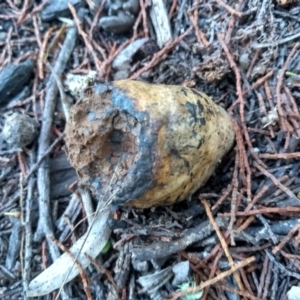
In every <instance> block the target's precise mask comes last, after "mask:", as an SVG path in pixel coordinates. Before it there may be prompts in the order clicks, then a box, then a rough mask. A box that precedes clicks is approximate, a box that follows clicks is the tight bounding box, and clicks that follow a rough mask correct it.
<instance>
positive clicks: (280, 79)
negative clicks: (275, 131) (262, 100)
mask: <svg viewBox="0 0 300 300" xmlns="http://www.w3.org/2000/svg"><path fill="white" fill-rule="evenodd" d="M299 45H300V44H299V43H296V44H295V46H294V47H293V49H292V51H291V52H290V54H289V55H288V57H287V59H286V62H285V63H284V65H283V67H282V69H281V72H280V74H279V75H278V77H277V85H276V97H277V107H278V115H279V120H280V123H281V129H282V130H283V131H284V133H286V132H287V124H286V122H287V121H286V119H285V118H284V117H285V115H284V113H283V110H282V99H281V94H280V93H281V89H282V85H283V79H284V76H285V72H286V70H287V69H288V65H289V62H290V60H291V58H292V57H293V55H294V54H295V52H296V51H297V49H298V47H299Z"/></svg>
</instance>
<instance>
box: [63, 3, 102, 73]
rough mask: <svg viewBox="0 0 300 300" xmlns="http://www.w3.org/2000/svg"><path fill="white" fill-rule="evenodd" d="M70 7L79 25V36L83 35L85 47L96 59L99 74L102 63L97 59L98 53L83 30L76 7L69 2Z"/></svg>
mask: <svg viewBox="0 0 300 300" xmlns="http://www.w3.org/2000/svg"><path fill="white" fill-rule="evenodd" d="M68 6H69V9H70V11H71V13H72V16H73V18H74V21H75V23H76V25H77V28H78V32H79V34H80V35H81V37H82V38H83V40H84V43H85V46H86V47H87V48H88V50H89V52H90V53H91V55H92V56H93V59H94V63H95V65H96V70H97V71H98V72H99V70H100V68H101V62H100V60H99V59H98V57H97V53H96V52H95V50H94V48H93V46H92V44H91V41H90V38H89V36H88V35H87V34H86V33H85V32H84V30H83V29H82V26H81V24H82V23H81V21H80V18H79V17H78V15H77V13H76V9H75V7H74V6H73V5H72V4H71V2H68Z"/></svg>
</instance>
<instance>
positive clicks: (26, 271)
mask: <svg viewBox="0 0 300 300" xmlns="http://www.w3.org/2000/svg"><path fill="white" fill-rule="evenodd" d="M30 162H31V163H33V162H34V154H33V152H32V151H31V153H30ZM34 187H35V179H34V178H30V179H29V181H28V184H27V196H26V204H25V205H26V206H25V224H24V227H25V247H24V268H23V272H22V274H23V288H24V292H25V294H26V292H27V287H28V285H29V280H30V274H31V258H32V229H31V212H32V203H33V193H34Z"/></svg>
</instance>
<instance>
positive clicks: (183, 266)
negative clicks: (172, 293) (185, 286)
mask: <svg viewBox="0 0 300 300" xmlns="http://www.w3.org/2000/svg"><path fill="white" fill-rule="evenodd" d="M172 271H173V273H174V274H175V276H174V279H173V281H172V285H173V286H174V287H175V286H178V285H179V284H181V283H183V282H186V281H188V280H189V275H190V263H189V261H188V260H186V261H182V262H180V263H178V264H176V265H174V266H173V268H172Z"/></svg>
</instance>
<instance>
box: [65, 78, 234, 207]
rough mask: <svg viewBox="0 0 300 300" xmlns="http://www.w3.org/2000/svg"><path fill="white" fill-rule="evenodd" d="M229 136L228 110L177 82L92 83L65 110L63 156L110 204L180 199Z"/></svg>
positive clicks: (201, 180) (205, 174) (207, 171)
mask: <svg viewBox="0 0 300 300" xmlns="http://www.w3.org/2000/svg"><path fill="white" fill-rule="evenodd" d="M233 140H234V131H233V127H232V122H231V119H230V118H229V116H228V115H227V113H226V112H225V111H224V110H223V109H222V108H221V107H219V106H218V105H216V104H215V103H214V102H213V100H212V99H210V98H209V97H207V96H206V95H204V94H202V93H198V92H195V91H194V90H191V89H188V88H183V87H180V86H166V85H151V84H146V83H141V82H136V81H130V80H122V81H116V82H113V83H110V84H105V85H96V86H94V87H93V88H91V89H90V90H88V91H87V92H86V94H85V99H84V101H81V102H78V103H76V104H75V105H74V106H73V107H72V108H71V111H70V119H69V121H68V123H67V125H66V148H67V155H68V158H69V160H70V162H71V164H72V165H73V167H74V168H75V169H76V170H77V173H78V176H79V177H80V179H81V183H82V184H84V185H87V186H88V187H89V188H90V189H91V190H92V191H93V192H94V194H95V196H96V197H98V199H100V198H101V197H102V196H103V195H104V193H107V194H108V196H109V195H113V197H114V198H113V204H115V205H124V204H126V205H134V206H136V207H144V208H146V207H151V206H159V205H168V204H172V203H175V202H179V201H182V200H184V199H186V198H187V197H188V196H189V195H191V194H192V193H194V192H195V191H196V190H197V189H199V187H201V186H202V185H203V184H205V182H206V181H207V180H208V178H209V177H210V175H211V174H212V172H213V171H214V169H215V167H216V165H217V163H218V162H219V160H220V159H221V158H222V157H223V156H224V155H225V154H226V153H227V151H228V150H229V149H230V148H231V146H232V144H233Z"/></svg>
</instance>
